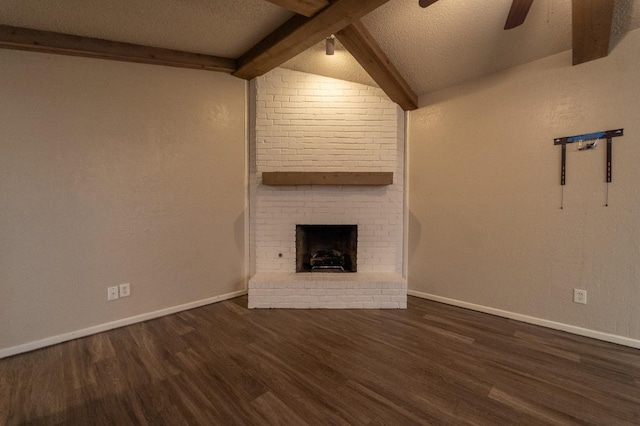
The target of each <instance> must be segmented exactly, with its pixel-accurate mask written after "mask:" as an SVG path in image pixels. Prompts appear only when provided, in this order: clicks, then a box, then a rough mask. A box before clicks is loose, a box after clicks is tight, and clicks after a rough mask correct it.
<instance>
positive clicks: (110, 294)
mask: <svg viewBox="0 0 640 426" xmlns="http://www.w3.org/2000/svg"><path fill="white" fill-rule="evenodd" d="M118 297H119V296H118V286H117V285H116V286H113V287H107V300H116V299H117V298H118Z"/></svg>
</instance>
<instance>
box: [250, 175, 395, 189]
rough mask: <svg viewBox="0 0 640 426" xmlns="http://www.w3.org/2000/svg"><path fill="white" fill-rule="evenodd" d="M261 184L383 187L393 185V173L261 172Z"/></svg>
mask: <svg viewBox="0 0 640 426" xmlns="http://www.w3.org/2000/svg"><path fill="white" fill-rule="evenodd" d="M262 184H263V185H269V186H286V185H289V186H291V185H360V186H362V185H369V186H383V185H391V184H393V172H263V173H262Z"/></svg>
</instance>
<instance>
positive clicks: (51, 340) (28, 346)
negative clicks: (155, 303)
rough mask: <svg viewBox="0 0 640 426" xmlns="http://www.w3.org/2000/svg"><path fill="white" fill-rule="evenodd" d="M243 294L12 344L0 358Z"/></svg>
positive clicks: (2, 351)
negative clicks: (20, 343)
mask: <svg viewBox="0 0 640 426" xmlns="http://www.w3.org/2000/svg"><path fill="white" fill-rule="evenodd" d="M245 294H247V290H239V291H234V292H232V293H227V294H222V295H220V296H214V297H209V298H207V299H202V300H197V301H195V302H189V303H185V304H182V305H177V306H172V307H170V308H165V309H160V310H158V311H154V312H148V313H146V314H141V315H136V316H133V317H129V318H123V319H120V320H116V321H112V322H109V323H105V324H100V325H95V326H93V327H88V328H83V329H81V330H76V331H72V332H69V333H63V334H58V335H57V336H52V337H47V338H45V339H41V340H36V341H34V342H29V343H25V344H22V345H18V346H12V347H9V348H5V349H0V359H2V358H6V357H9V356H13V355H18V354H21V353H24V352H30V351H33V350H36V349H41V348H44V347H47V346H53V345H56V344H58V343H62V342H67V341H69V340H73V339H78V338H80V337H86V336H90V335H92V334H97V333H102V332H103V331H108V330H113V329H114V328H120V327H124V326H127V325H131V324H135V323H138V322H143V321H148V320H151V319H155V318H159V317H163V316H165V315H171V314H175V313H177V312H182V311H187V310H189V309H194V308H199V307H201V306H205V305H210V304H212V303H217V302H222V301H224V300H228V299H233V298H235V297H239V296H244V295H245Z"/></svg>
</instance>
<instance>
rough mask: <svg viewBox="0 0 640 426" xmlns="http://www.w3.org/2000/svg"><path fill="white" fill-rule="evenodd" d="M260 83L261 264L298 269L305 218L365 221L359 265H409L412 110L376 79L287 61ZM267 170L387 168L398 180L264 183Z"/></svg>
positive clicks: (257, 238)
mask: <svg viewBox="0 0 640 426" xmlns="http://www.w3.org/2000/svg"><path fill="white" fill-rule="evenodd" d="M255 86H256V90H255V92H256V93H255V96H256V104H257V108H256V117H255V119H256V126H255V138H252V142H251V143H252V146H251V149H252V154H251V156H250V157H251V159H252V160H253V161H254V162H253V163H252V164H251V172H252V173H251V180H252V211H253V210H255V213H254V214H252V234H253V236H252V237H251V239H252V243H253V244H255V245H254V246H253V247H252V252H253V253H254V254H255V268H256V271H257V272H295V265H296V260H295V259H296V254H295V225H296V224H356V225H358V271H359V272H372V271H375V272H395V273H401V272H402V241H403V223H402V218H403V211H404V210H403V188H404V182H403V175H404V132H403V129H404V127H403V126H404V123H403V121H402V120H401V118H402V117H403V113H402V111H401V110H400V109H399V108H398V106H397V105H396V104H394V103H393V102H391V101H390V100H389V99H388V98H387V97H386V96H385V95H384V93H383V92H382V90H380V89H378V88H376V87H370V86H364V85H361V84H357V83H350V82H346V81H340V80H333V79H329V78H326V77H320V76H317V75H312V74H305V73H300V72H296V71H290V70H285V69H281V68H278V69H276V70H274V71H271V72H270V73H268V74H266V75H265V76H263V77H259V78H258V79H256V84H255ZM399 127H400V131H399ZM266 171H385V172H394V184H393V185H389V186H381V187H371V186H363V187H355V186H291V187H270V186H264V185H262V184H261V179H262V178H261V176H262V172H266ZM280 254H282V257H280Z"/></svg>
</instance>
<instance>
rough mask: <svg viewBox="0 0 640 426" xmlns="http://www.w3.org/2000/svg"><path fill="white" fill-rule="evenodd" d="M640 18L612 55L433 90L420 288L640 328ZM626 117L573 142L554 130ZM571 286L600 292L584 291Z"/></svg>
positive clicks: (582, 129) (418, 159)
mask: <svg viewBox="0 0 640 426" xmlns="http://www.w3.org/2000/svg"><path fill="white" fill-rule="evenodd" d="M639 51H640V31H639V30H635V31H632V32H630V33H628V34H627V35H626V37H624V38H623V39H622V40H621V41H620V43H619V44H618V45H617V46H616V48H615V49H614V50H613V51H612V52H611V54H610V55H609V56H608V57H607V58H603V59H599V60H596V61H593V62H589V63H586V64H582V65H579V66H576V67H572V66H571V65H570V64H571V52H565V53H562V54H558V55H555V56H551V57H548V58H545V59H542V60H539V61H536V62H533V63H530V64H527V65H524V66H521V67H518V68H512V69H510V70H508V71H506V72H503V73H500V74H496V75H493V76H490V77H487V78H484V79H481V80H477V81H474V82H472V83H469V84H466V85H463V86H458V87H455V88H452V89H448V90H446V91H443V92H439V93H436V94H434V95H433V96H429V97H423V98H422V99H421V104H422V105H423V107H422V108H421V109H419V110H417V111H416V112H413V113H411V116H410V120H411V125H410V129H409V132H410V133H409V134H410V139H409V140H410V147H409V152H410V160H409V161H410V162H409V169H410V172H409V206H410V219H409V220H410V222H409V288H410V289H411V290H414V291H419V292H424V293H428V294H432V295H437V296H441V297H446V298H451V299H456V300H460V301H465V302H469V303H473V304H478V305H483V306H487V307H492V308H496V309H502V310H505V311H510V312H515V313H519V314H524V315H529V316H533V317H538V318H543V319H547V320H551V321H556V322H560V323H565V324H570V325H574V326H578V327H583V328H587V329H591V330H596V331H600V332H605V333H611V334H615V335H619V336H626V337H630V338H635V339H638V338H640V309H638V306H640V262H639V259H640V222H639V221H638V217H640V185H638V181H639V180H640V169H639V168H638V164H640V143H639V142H640V137H639V135H640V121H639V120H638V105H639V103H638V99H640V79H639V78H638V70H639V69H640V55H638V52H639ZM617 128H624V130H625V136H624V137H620V138H616V139H614V142H613V182H612V183H611V184H610V186H609V207H605V206H604V204H605V194H606V184H605V146H604V145H605V144H604V143H602V142H601V144H600V145H599V146H598V147H597V149H596V150H592V151H581V152H578V151H576V150H575V146H573V145H570V146H569V147H568V152H567V156H568V159H567V184H566V186H565V187H564V209H563V210H561V209H560V208H559V207H560V201H561V186H560V183H559V179H560V170H559V169H560V147H558V146H554V145H553V138H555V137H562V136H571V135H575V134H582V133H590V132H595V131H600V130H609V129H617ZM573 288H582V289H586V290H587V291H588V304H587V305H579V304H575V303H573V302H572V296H573Z"/></svg>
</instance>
